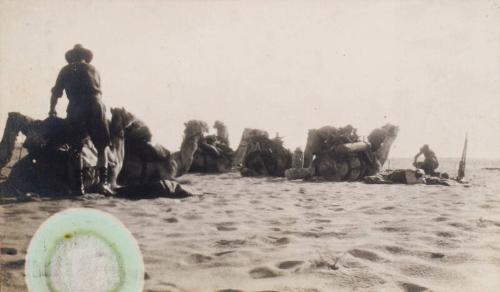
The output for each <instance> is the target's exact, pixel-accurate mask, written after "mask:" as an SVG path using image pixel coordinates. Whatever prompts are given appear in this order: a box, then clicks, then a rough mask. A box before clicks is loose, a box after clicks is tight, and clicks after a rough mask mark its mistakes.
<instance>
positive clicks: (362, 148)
mask: <svg viewBox="0 0 500 292" xmlns="http://www.w3.org/2000/svg"><path fill="white" fill-rule="evenodd" d="M398 131H399V128H398V127H397V126H394V125H391V124H387V125H384V126H383V127H381V128H377V129H375V130H373V131H372V132H371V133H370V135H369V136H368V137H367V141H364V140H361V139H360V138H359V136H358V134H357V131H356V129H355V128H354V127H352V126H351V125H347V126H345V127H338V128H337V127H332V126H325V127H322V128H319V129H312V130H309V133H308V139H307V145H306V149H305V151H304V160H303V161H304V167H303V168H290V169H287V171H286V177H287V178H288V179H291V180H293V179H321V180H327V181H359V180H361V179H363V177H365V176H369V175H374V174H376V173H378V172H379V171H380V169H381V168H382V166H383V165H384V163H385V161H386V160H387V157H388V155H389V151H390V148H391V146H392V143H393V142H394V141H395V140H396V137H397V135H398Z"/></svg>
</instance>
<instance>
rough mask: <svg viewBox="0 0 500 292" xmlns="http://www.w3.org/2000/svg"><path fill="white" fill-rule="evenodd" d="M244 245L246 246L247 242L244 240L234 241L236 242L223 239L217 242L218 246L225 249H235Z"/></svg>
mask: <svg viewBox="0 0 500 292" xmlns="http://www.w3.org/2000/svg"><path fill="white" fill-rule="evenodd" d="M244 244H246V241H245V240H242V239H234V240H226V239H221V240H218V241H217V242H216V245H218V246H224V247H235V246H240V245H244Z"/></svg>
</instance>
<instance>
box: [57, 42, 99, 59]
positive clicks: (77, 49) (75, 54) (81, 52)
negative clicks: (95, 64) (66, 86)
mask: <svg viewBox="0 0 500 292" xmlns="http://www.w3.org/2000/svg"><path fill="white" fill-rule="evenodd" d="M93 56H94V55H93V54H92V51H90V50H89V49H86V48H84V47H83V46H82V45H80V44H76V45H75V46H74V47H73V48H72V49H71V50H69V51H67V52H66V55H65V56H64V57H65V58H66V61H68V63H73V62H76V61H79V60H82V59H83V60H85V62H87V63H90V62H91V61H92V57H93Z"/></svg>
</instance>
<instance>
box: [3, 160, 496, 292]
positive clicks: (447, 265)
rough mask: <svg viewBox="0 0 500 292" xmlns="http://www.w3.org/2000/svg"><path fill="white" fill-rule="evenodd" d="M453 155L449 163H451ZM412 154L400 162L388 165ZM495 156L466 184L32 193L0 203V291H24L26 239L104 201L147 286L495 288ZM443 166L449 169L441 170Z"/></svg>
mask: <svg viewBox="0 0 500 292" xmlns="http://www.w3.org/2000/svg"><path fill="white" fill-rule="evenodd" d="M456 163H457V162H456V160H450V161H449V163H448V165H449V170H450V172H452V171H453V169H454V167H455V166H456ZM404 165H409V161H400V162H395V161H393V163H392V166H393V167H400V166H404ZM498 165H500V163H499V162H491V161H490V162H488V161H477V162H475V163H469V165H468V174H469V176H468V179H470V181H471V183H470V185H469V186H462V185H456V186H452V187H444V186H425V185H419V186H406V185H365V184H363V183H306V182H301V181H286V180H285V179H282V178H242V177H241V176H240V175H239V173H236V172H234V173H227V174H219V175H199V174H189V175H186V176H184V177H182V179H181V181H182V182H184V184H185V185H186V186H188V187H189V188H190V189H191V190H192V191H193V192H194V193H196V195H194V196H192V197H189V198H185V199H168V198H159V199H152V200H137V201H131V200H125V199H117V198H95V197H92V196H89V197H86V198H79V199H61V200H47V199H32V200H27V201H19V200H14V199H13V198H12V197H3V198H2V199H1V203H2V204H1V205H0V220H1V228H0V234H1V235H0V236H1V237H0V245H1V248H2V250H1V260H0V265H1V273H0V277H1V278H0V281H1V283H0V285H1V289H0V290H1V291H2V292H4V291H5V292H7V291H25V290H26V286H25V283H24V278H23V272H24V257H25V254H26V249H27V246H28V244H29V241H30V238H31V236H32V235H33V233H34V232H35V230H36V229H37V228H38V226H39V225H40V224H41V223H42V222H43V221H44V220H45V219H46V218H47V217H49V216H50V215H52V214H54V213H56V212H58V211H60V210H63V209H65V208H70V207H89V208H97V209H99V210H103V211H106V212H109V213H111V214H112V215H114V216H116V217H117V218H119V219H120V220H121V221H122V222H123V223H124V224H125V225H126V226H127V227H128V228H129V230H130V231H131V232H132V234H133V235H134V236H135V238H136V239H137V241H138V243H139V246H140V248H141V251H142V253H143V257H144V262H145V267H146V281H145V291H310V292H312V291H427V290H430V291H498V289H499V287H500V180H499V178H500V171H497V170H485V169H483V167H487V166H490V167H494V166H498ZM445 170H446V169H445Z"/></svg>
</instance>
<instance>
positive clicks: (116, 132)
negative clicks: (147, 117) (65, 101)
mask: <svg viewBox="0 0 500 292" xmlns="http://www.w3.org/2000/svg"><path fill="white" fill-rule="evenodd" d="M111 113H112V118H111V121H109V127H110V134H111V145H110V147H109V149H108V151H107V152H106V155H107V158H108V161H109V164H110V172H109V182H110V184H111V185H112V187H113V189H115V190H116V191H117V195H118V196H127V197H134V196H138V197H151V196H164V195H165V196H169V195H185V194H187V192H186V191H185V190H184V189H182V187H181V186H180V185H179V184H178V183H176V182H175V181H174V179H175V178H176V177H178V176H181V175H183V174H185V173H186V172H187V171H188V170H189V168H190V166H191V162H192V159H193V154H194V152H195V151H196V150H197V148H198V141H199V140H200V139H201V138H202V137H203V134H204V133H206V132H208V126H207V125H206V123H205V122H202V121H196V120H191V121H189V122H187V123H186V124H185V125H186V128H185V130H184V139H183V141H182V144H181V150H180V151H178V152H175V153H170V151H168V150H167V149H165V148H164V147H163V146H161V145H159V144H154V143H152V142H151V136H152V135H151V132H150V131H149V128H148V127H147V126H146V125H145V124H144V123H143V122H142V121H140V120H139V119H137V118H136V117H135V116H134V115H133V114H131V113H129V112H127V111H126V110H125V109H123V108H113V109H111ZM19 133H22V134H24V135H25V136H26V139H25V142H24V143H23V147H24V148H26V149H27V151H28V154H27V155H26V156H25V157H23V158H22V159H20V160H19V161H17V162H16V163H15V164H14V165H13V167H12V170H11V172H10V175H9V177H8V178H7V181H6V182H5V184H4V188H7V189H8V190H10V191H14V192H18V193H19V192H20V193H29V192H36V193H39V194H41V195H49V196H54V195H67V194H69V193H70V191H71V186H72V183H73V182H72V181H71V177H70V176H69V175H68V174H69V173H72V172H71V169H70V168H71V165H72V163H71V159H72V157H71V155H70V154H71V151H70V149H68V148H69V146H68V143H67V142H68V139H70V138H71V134H72V133H71V129H69V127H68V123H67V122H66V120H65V119H61V118H57V117H49V118H47V119H45V120H36V119H32V118H30V117H27V116H25V115H22V114H20V113H9V116H8V119H7V123H6V127H5V130H4V135H3V137H2V141H1V142H0V168H3V167H4V166H5V165H6V164H7V163H8V162H9V161H10V160H11V157H12V154H13V151H14V148H15V142H16V137H17V136H18V134H19ZM96 155H97V151H96V149H95V147H94V146H93V145H92V142H90V141H89V140H87V141H86V143H85V146H84V149H83V152H82V157H83V160H84V166H85V172H84V185H85V189H86V191H89V192H92V189H93V188H94V187H95V186H96V183H97V181H98V177H97V171H96V169H95V166H96V162H97V156H96Z"/></svg>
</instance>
